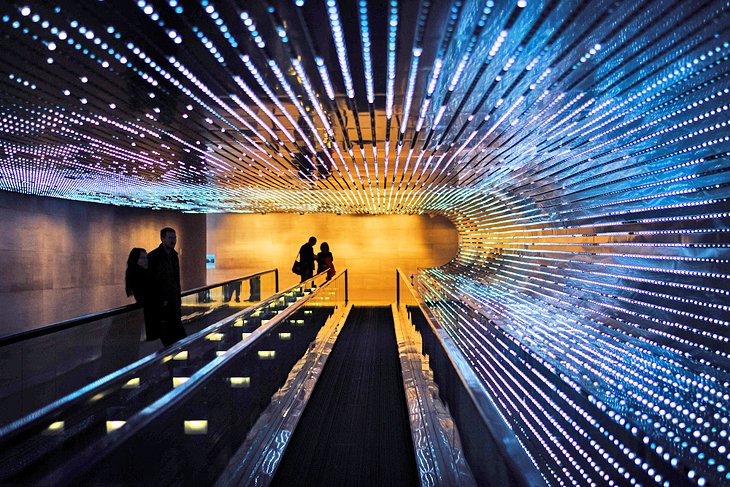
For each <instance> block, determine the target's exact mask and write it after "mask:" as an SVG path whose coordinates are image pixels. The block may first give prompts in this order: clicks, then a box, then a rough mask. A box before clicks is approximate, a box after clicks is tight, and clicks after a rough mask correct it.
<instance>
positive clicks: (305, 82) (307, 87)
mask: <svg viewBox="0 0 730 487" xmlns="http://www.w3.org/2000/svg"><path fill="white" fill-rule="evenodd" d="M291 62H292V66H293V67H294V70H295V71H296V73H297V76H298V77H299V82H300V84H301V85H302V87H303V88H304V91H305V92H306V93H307V96H309V100H310V103H311V104H312V106H313V107H314V109H315V111H316V112H317V115H318V116H319V119H320V121H321V122H322V125H324V128H325V131H326V132H327V135H328V136H329V138H330V140H332V145H333V147H334V148H335V152H336V153H337V156H338V157H339V159H340V162H341V163H342V167H344V168H345V171H346V172H347V174H348V177H349V178H350V181H351V182H352V183H353V184H354V183H355V181H354V180H353V179H352V175H351V174H350V169H349V167H348V166H347V164H346V163H345V159H344V156H343V154H342V150H341V149H340V147H339V144H338V143H337V140H336V138H335V134H334V131H333V130H332V126H331V125H330V123H329V121H328V120H327V115H325V113H324V111H323V110H322V106H321V105H320V103H319V100H318V99H317V96H316V94H315V93H314V90H313V89H312V85H311V84H310V83H309V78H308V77H307V73H306V72H305V71H304V68H303V66H302V65H301V63H300V62H299V60H297V59H292V60H291ZM353 165H354V166H355V171H356V174H357V179H358V182H359V183H360V187H361V188H362V189H363V190H364V189H365V184H364V183H363V180H362V176H361V175H360V170H359V168H358V166H357V164H356V163H354V161H353ZM357 195H358V196H361V195H360V193H359V192H358V193H357ZM360 202H361V203H362V204H364V202H363V201H362V198H361V200H360Z"/></svg>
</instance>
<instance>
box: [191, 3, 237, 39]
mask: <svg viewBox="0 0 730 487" xmlns="http://www.w3.org/2000/svg"><path fill="white" fill-rule="evenodd" d="M200 5H201V6H202V7H203V8H204V10H205V13H207V14H208V15H209V16H210V19H211V20H212V21H213V23H214V24H215V25H216V26H218V30H219V31H220V33H221V35H222V36H223V38H224V39H225V40H227V41H228V43H229V44H230V45H231V47H232V48H234V49H236V48H237V47H238V43H237V42H236V39H235V38H234V37H233V35H231V30H230V28H229V27H228V26H227V25H226V23H225V22H224V21H223V19H222V18H221V15H220V13H218V11H217V10H216V9H215V6H214V5H213V2H210V1H208V0H202V1H201V2H200Z"/></svg>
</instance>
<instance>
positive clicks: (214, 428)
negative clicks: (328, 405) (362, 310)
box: [0, 273, 347, 484]
mask: <svg viewBox="0 0 730 487" xmlns="http://www.w3.org/2000/svg"><path fill="white" fill-rule="evenodd" d="M343 275H344V278H343ZM325 277H326V274H325V273H322V274H320V275H318V276H314V277H313V278H311V279H308V280H307V281H305V282H303V283H299V284H297V285H295V286H292V287H291V288H289V289H287V290H285V291H283V292H280V293H277V294H275V295H273V296H271V297H270V298H268V299H266V300H264V301H262V302H260V303H258V304H256V305H254V306H252V307H248V308H244V309H242V310H241V311H239V312H238V313H236V314H234V315H231V316H229V317H228V318H226V319H223V320H221V321H220V322H217V323H214V324H213V325H211V326H209V327H207V328H205V329H203V330H201V331H199V332H197V333H195V334H193V335H191V336H189V337H187V338H185V339H183V340H181V341H179V342H177V343H175V344H174V345H172V346H170V347H168V348H167V349H165V350H162V351H160V352H158V353H156V354H153V355H151V356H149V357H145V358H144V359H142V360H140V361H138V362H136V363H134V364H132V365H130V366H128V367H125V368H123V369H121V370H118V371H116V372H114V373H112V374H110V375H108V376H106V377H104V378H102V379H99V380H97V381H96V382H94V383H91V384H88V385H87V386H86V387H84V388H83V389H82V390H79V391H77V392H75V393H74V394H72V395H69V396H66V397H64V398H62V399H61V400H59V401H57V402H56V403H54V404H52V405H50V406H48V407H46V408H43V410H41V411H38V412H36V413H34V414H32V415H29V416H27V417H25V418H23V419H22V420H19V421H16V422H15V423H13V424H11V425H9V426H8V427H5V428H0V452H2V453H1V454H0V473H2V475H0V483H1V482H4V481H10V482H12V483H16V482H17V483H21V484H24V483H29V484H33V483H40V484H46V483H53V484H56V483H60V484H64V483H71V482H75V481H81V483H85V482H86V480H89V481H91V482H92V483H95V482H96V481H101V480H104V481H112V482H117V481H120V482H123V483H137V480H140V479H136V478H131V477H130V476H135V475H141V477H140V478H141V479H146V481H147V482H152V481H151V479H153V478H154V477H155V475H162V476H165V475H168V477H167V478H165V479H162V480H161V481H165V482H173V479H172V478H171V477H169V475H173V476H174V475H183V476H184V477H185V478H186V479H192V478H197V479H198V480H199V481H200V482H199V483H204V484H205V483H210V482H211V480H214V479H211V478H210V476H211V475H213V473H214V471H215V468H213V466H212V464H215V466H216V468H219V469H221V470H222V468H223V467H224V466H225V464H226V461H227V459H226V457H225V455H227V454H230V453H231V450H229V449H226V448H224V449H223V450H221V449H220V448H218V447H219V446H220V443H219V440H220V438H221V435H223V436H225V438H226V441H230V442H232V443H231V445H235V444H236V442H239V441H243V439H244V438H245V430H246V429H247V428H249V427H250V426H251V424H250V423H251V421H252V418H254V417H255V415H256V414H260V412H261V410H262V409H263V408H264V407H265V405H266V404H267V402H268V401H269V400H270V399H267V396H266V395H265V394H269V393H271V394H273V393H274V392H275V391H276V390H277V388H278V387H279V386H278V385H277V381H281V380H284V379H285V378H286V367H288V366H290V365H291V364H293V363H294V362H296V360H297V356H298V354H302V353H306V351H307V350H308V348H309V340H311V339H312V336H313V334H316V330H317V329H318V328H317V327H318V326H319V327H321V326H322V325H323V323H324V322H325V321H326V318H327V316H329V315H330V314H331V313H332V310H333V309H335V308H337V307H338V306H343V305H344V301H345V296H346V292H345V290H344V286H342V283H343V279H344V280H346V278H347V276H346V273H340V274H338V275H337V276H335V278H334V279H332V280H331V281H325ZM320 321H321V323H320ZM314 322H316V323H314ZM310 325H311V326H310ZM302 340H303V341H302ZM292 347H293V348H294V349H292ZM281 360H283V361H284V362H285V363H286V364H285V365H276V364H277V363H278V362H277V361H281ZM269 372H271V374H273V376H275V377H276V380H275V381H274V383H272V384H267V383H265V380H266V378H267V377H269V376H270V374H269ZM282 373H284V378H283V379H282V378H281V377H280V376H281V374H282ZM246 405H248V406H246ZM242 408H243V409H242ZM246 408H250V410H249V409H246ZM150 430H154V431H151V432H150ZM208 431H210V435H208ZM201 435H202V436H201ZM208 443H210V444H208ZM130 444H131V445H134V447H131V448H128V446H129V445H130ZM122 445H124V446H122ZM232 448H233V449H234V450H235V446H232ZM166 449H171V450H175V451H176V452H179V451H182V450H184V451H185V454H184V456H185V457H186V458H189V459H190V461H185V462H181V463H179V464H176V465H175V466H174V467H173V466H171V465H167V466H166V468H165V469H159V468H158V467H159V465H160V464H162V459H161V458H162V457H163V456H165V455H167V454H171V455H172V456H173V457H175V456H176V455H177V454H173V453H169V451H168V450H166ZM117 452H122V454H118V455H117V454H116V453H117ZM133 452H136V453H133ZM19 454H22V455H23V462H22V464H18V463H17V462H16V461H15V460H14V459H15V458H17V456H18V455H19ZM130 455H131V456H130ZM155 456H159V457H160V462H157V461H151V459H152V458H153V457H155ZM212 456H216V458H217V460H216V461H212V460H211V457H212ZM132 457H135V458H132ZM196 459H198V460H199V461H200V462H203V463H204V464H205V465H204V466H203V465H199V464H198V463H196V461H197V460H196ZM127 462H131V466H125V464H126V463H127ZM208 462H211V463H208ZM171 468H174V469H177V470H176V471H175V472H173V473H171V472H170V469H171ZM175 478H177V477H175ZM94 479H96V480H94ZM152 483H154V482H152ZM173 483H174V482H173Z"/></svg>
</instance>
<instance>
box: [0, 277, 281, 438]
mask: <svg viewBox="0 0 730 487" xmlns="http://www.w3.org/2000/svg"><path fill="white" fill-rule="evenodd" d="M247 285H248V289H247V288H246V286H247ZM244 290H245V291H250V292H249V295H248V296H246V297H247V298H248V300H247V299H244V300H243V301H242V302H239V303H235V300H234V298H233V295H235V293H236V292H238V293H239V294H240V292H241V291H244ZM278 291H279V279H278V270H277V269H270V270H266V271H263V272H258V273H255V274H251V275H249V276H244V277H241V278H237V279H231V280H227V281H224V282H220V283H217V284H213V285H209V286H203V287H199V288H195V289H191V290H188V291H185V292H184V293H182V294H181V296H182V319H183V324H184V325H185V328H186V330H187V332H188V334H191V333H195V332H196V331H198V330H200V329H202V328H205V327H206V326H208V325H210V324H211V323H213V322H215V321H218V320H220V319H222V318H224V317H225V316H228V315H231V314H232V313H234V312H236V311H237V310H238V308H239V307H245V306H250V305H252V304H254V303H256V302H259V301H260V300H261V297H262V296H264V297H266V296H271V295H272V294H275V293H277V292H278ZM236 296H238V295H236ZM239 301H240V300H239ZM160 348H161V345H160V343H159V341H157V340H155V341H152V342H148V341H146V336H145V330H144V316H143V309H142V307H141V306H140V305H139V304H132V305H129V306H123V307H120V308H115V309H112V310H108V311H104V312H100V313H94V314H90V315H86V316H82V317H79V318H76V319H73V320H67V321H63V322H60V323H56V324H54V325H49V326H46V327H43V328H40V329H37V330H31V331H28V332H24V333H19V334H16V335H12V336H10V337H6V338H4V339H0V357H1V358H0V361H1V366H0V426H2V425H4V424H7V423H9V422H11V421H14V420H16V419H18V418H20V417H22V416H23V415H25V414H28V413H29V412H31V411H34V410H36V409H38V408H40V407H42V406H45V405H46V404H50V403H51V402H53V401H54V400H56V399H58V398H60V397H63V396H64V395H66V394H68V393H70V392H72V391H75V390H77V389H80V388H81V387H83V386H84V385H86V384H88V383H90V382H92V381H94V380H96V379H98V378H100V377H103V376H104V375H106V374H108V373H110V372H113V371H115V370H117V369H119V368H122V367H124V366H126V365H129V364H131V363H133V362H135V361H137V360H139V359H140V358H141V357H144V356H147V355H150V354H152V353H154V352H156V351H158V350H159V349H160Z"/></svg>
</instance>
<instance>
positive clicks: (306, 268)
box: [299, 237, 317, 282]
mask: <svg viewBox="0 0 730 487" xmlns="http://www.w3.org/2000/svg"><path fill="white" fill-rule="evenodd" d="M316 243H317V238H316V237H309V240H308V241H307V243H305V244H304V245H302V246H301V247H300V248H299V262H301V264H302V274H301V276H302V279H301V281H300V282H304V281H306V280H307V279H309V278H310V277H312V276H313V275H314V244H316Z"/></svg>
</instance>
